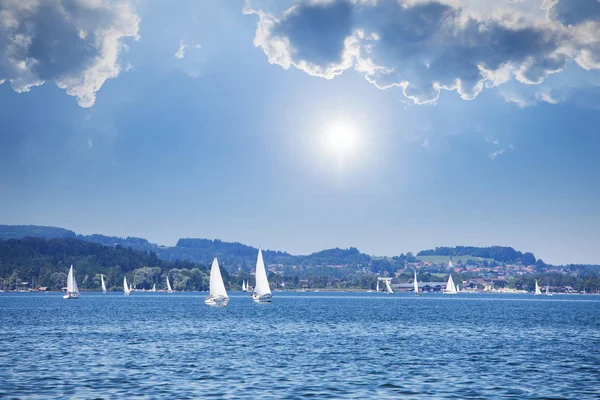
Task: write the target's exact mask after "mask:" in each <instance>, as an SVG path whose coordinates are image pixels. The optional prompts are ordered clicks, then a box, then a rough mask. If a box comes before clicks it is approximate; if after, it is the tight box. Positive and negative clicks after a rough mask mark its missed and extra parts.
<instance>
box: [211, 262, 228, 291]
mask: <svg viewBox="0 0 600 400" xmlns="http://www.w3.org/2000/svg"><path fill="white" fill-rule="evenodd" d="M210 297H212V298H219V297H229V296H227V290H225V284H224V283H223V277H222V276H221V268H219V262H218V261H217V257H215V259H214V260H213V263H212V266H211V267H210Z"/></svg>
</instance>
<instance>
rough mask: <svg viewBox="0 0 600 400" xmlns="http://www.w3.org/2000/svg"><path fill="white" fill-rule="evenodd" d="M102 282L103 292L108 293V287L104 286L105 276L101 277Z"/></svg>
mask: <svg viewBox="0 0 600 400" xmlns="http://www.w3.org/2000/svg"><path fill="white" fill-rule="evenodd" d="M100 281H101V282H102V292H104V293H106V285H105V284H104V275H100Z"/></svg>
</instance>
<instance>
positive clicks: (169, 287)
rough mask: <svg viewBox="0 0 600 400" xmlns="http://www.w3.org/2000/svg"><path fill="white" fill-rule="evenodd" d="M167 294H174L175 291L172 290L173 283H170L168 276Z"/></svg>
mask: <svg viewBox="0 0 600 400" xmlns="http://www.w3.org/2000/svg"><path fill="white" fill-rule="evenodd" d="M167 292H169V293H173V289H171V283H170V282H169V277H168V276H167Z"/></svg>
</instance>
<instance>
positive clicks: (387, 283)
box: [385, 279, 394, 294]
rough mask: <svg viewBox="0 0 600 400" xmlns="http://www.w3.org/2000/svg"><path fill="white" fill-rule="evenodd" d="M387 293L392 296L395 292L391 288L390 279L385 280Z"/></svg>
mask: <svg viewBox="0 0 600 400" xmlns="http://www.w3.org/2000/svg"><path fill="white" fill-rule="evenodd" d="M385 292H386V293H387V294H392V293H394V291H393V290H392V287H391V286H390V280H389V279H386V280H385Z"/></svg>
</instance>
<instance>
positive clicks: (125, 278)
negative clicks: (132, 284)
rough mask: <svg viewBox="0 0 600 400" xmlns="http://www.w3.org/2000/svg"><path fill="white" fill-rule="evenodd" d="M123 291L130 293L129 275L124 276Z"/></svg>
mask: <svg viewBox="0 0 600 400" xmlns="http://www.w3.org/2000/svg"><path fill="white" fill-rule="evenodd" d="M123 292H124V293H125V294H127V293H129V287H127V277H126V276H124V277H123Z"/></svg>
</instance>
